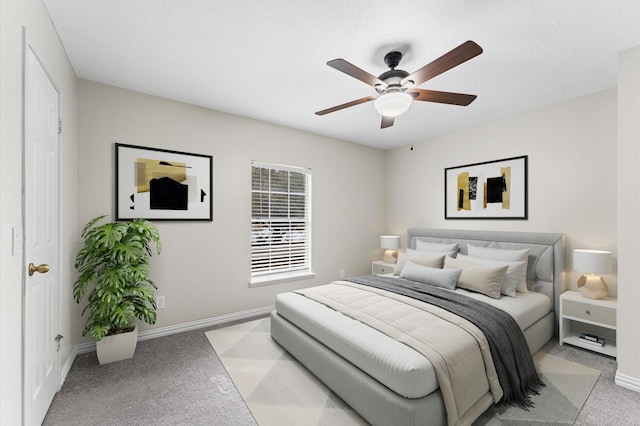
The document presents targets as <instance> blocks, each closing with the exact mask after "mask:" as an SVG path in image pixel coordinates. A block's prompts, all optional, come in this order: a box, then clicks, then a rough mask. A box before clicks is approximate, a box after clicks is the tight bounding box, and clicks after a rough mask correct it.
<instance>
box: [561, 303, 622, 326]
mask: <svg viewBox="0 0 640 426" xmlns="http://www.w3.org/2000/svg"><path fill="white" fill-rule="evenodd" d="M562 315H564V316H570V317H575V318H579V319H583V320H587V321H593V322H597V323H600V324H607V325H610V326H612V327H615V326H616V310H615V309H614V308H609V307H606V306H597V305H590V304H587V303H582V302H575V301H573V300H563V301H562Z"/></svg>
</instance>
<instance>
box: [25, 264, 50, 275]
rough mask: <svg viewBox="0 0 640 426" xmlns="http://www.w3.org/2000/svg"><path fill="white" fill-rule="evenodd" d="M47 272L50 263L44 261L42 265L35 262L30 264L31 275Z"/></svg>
mask: <svg viewBox="0 0 640 426" xmlns="http://www.w3.org/2000/svg"><path fill="white" fill-rule="evenodd" d="M36 272H37V273H39V274H46V273H47V272H49V265H47V264H46V263H43V264H42V265H38V266H36V265H34V264H33V263H30V264H29V276H32V275H33V274H34V273H36Z"/></svg>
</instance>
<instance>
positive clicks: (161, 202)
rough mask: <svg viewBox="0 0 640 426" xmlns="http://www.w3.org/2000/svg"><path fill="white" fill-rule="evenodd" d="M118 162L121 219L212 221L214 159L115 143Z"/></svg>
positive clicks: (117, 182)
mask: <svg viewBox="0 0 640 426" xmlns="http://www.w3.org/2000/svg"><path fill="white" fill-rule="evenodd" d="M116 163H117V167H116V187H117V193H116V210H117V218H118V219H134V218H145V219H154V220H212V216H211V207H212V206H211V196H210V195H209V194H210V192H211V165H212V157H211V156H207V155H200V154H190V153H184V152H178V151H168V150H160V149H153V148H145V147H139V146H133V145H122V144H116ZM127 210H128V211H127Z"/></svg>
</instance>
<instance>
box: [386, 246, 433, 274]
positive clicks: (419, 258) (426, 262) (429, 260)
mask: <svg viewBox="0 0 640 426" xmlns="http://www.w3.org/2000/svg"><path fill="white" fill-rule="evenodd" d="M408 261H412V262H415V263H417V264H419V265H422V266H430V267H432V268H438V269H442V264H443V263H444V255H443V254H438V253H431V252H420V253H411V254H407V253H404V252H401V251H400V252H398V261H397V262H396V264H395V267H394V268H393V275H400V272H402V269H403V268H404V265H405V264H406V263H407V262H408Z"/></svg>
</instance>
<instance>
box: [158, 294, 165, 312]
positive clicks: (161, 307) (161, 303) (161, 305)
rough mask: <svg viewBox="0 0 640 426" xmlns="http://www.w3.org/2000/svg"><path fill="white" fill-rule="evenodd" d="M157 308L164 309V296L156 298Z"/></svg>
mask: <svg viewBox="0 0 640 426" xmlns="http://www.w3.org/2000/svg"><path fill="white" fill-rule="evenodd" d="M156 306H157V307H158V309H164V296H156Z"/></svg>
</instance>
